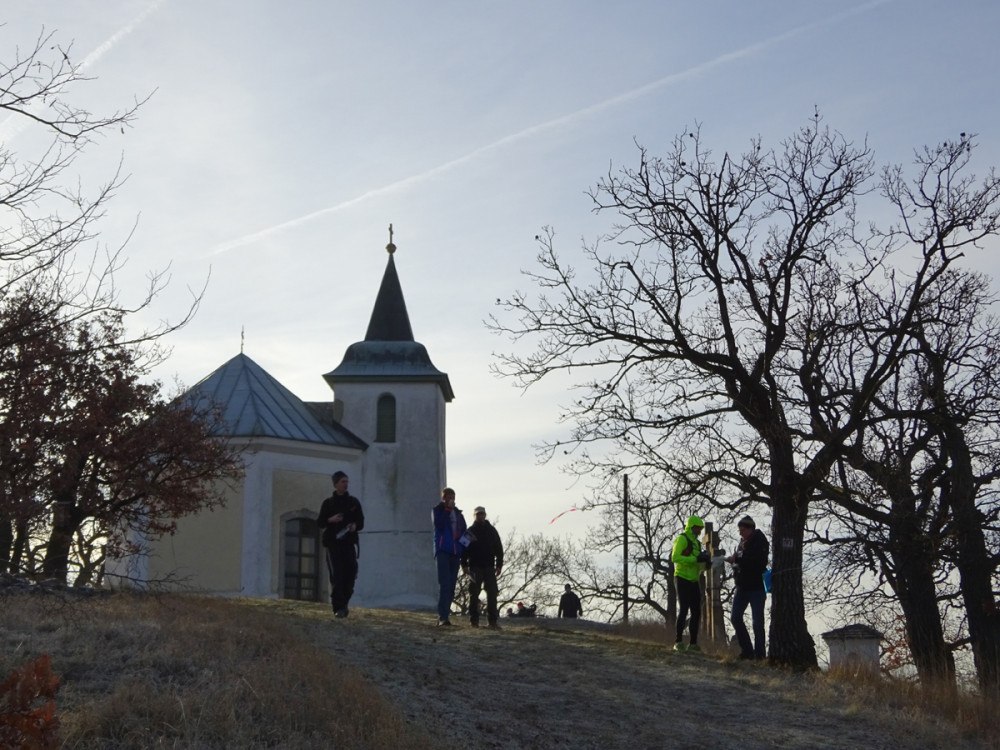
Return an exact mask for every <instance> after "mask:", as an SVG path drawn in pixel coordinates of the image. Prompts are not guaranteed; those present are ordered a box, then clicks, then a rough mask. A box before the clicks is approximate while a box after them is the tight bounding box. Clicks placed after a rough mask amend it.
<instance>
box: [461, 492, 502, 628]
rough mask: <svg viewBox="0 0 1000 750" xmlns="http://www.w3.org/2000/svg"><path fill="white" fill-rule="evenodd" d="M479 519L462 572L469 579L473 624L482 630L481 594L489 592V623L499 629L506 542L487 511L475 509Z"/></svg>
mask: <svg viewBox="0 0 1000 750" xmlns="http://www.w3.org/2000/svg"><path fill="white" fill-rule="evenodd" d="M475 517H476V520H475V521H474V522H473V524H472V526H471V527H470V528H469V539H470V540H471V541H470V542H469V545H468V546H467V547H466V548H465V549H464V550H463V551H462V570H463V571H464V572H465V574H466V575H467V576H469V579H470V582H469V622H471V623H472V627H474V628H478V627H479V592H480V591H481V590H482V589H484V588H485V589H486V621H487V623H488V624H489V626H490V627H491V628H493V629H494V630H496V629H497V628H499V627H500V626H499V625H498V624H497V619H498V618H499V616H500V611H499V609H498V608H497V595H498V594H499V593H500V589H499V586H498V585H497V576H498V575H500V571H501V570H502V569H503V543H502V542H501V541H500V535H499V534H498V533H497V530H496V529H495V528H493V525H492V524H491V523H490V522H489V521H487V520H486V508H484V507H483V506H481V505H480V506H479V507H478V508H476V510H475Z"/></svg>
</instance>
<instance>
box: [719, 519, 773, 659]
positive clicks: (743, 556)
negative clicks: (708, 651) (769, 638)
mask: <svg viewBox="0 0 1000 750" xmlns="http://www.w3.org/2000/svg"><path fill="white" fill-rule="evenodd" d="M736 528H737V529H739V532H740V544H739V547H737V548H736V552H735V553H733V554H732V555H730V556H729V557H727V558H726V562H728V563H731V564H732V566H733V577H734V578H735V580H736V593H735V594H734V595H733V611H732V614H731V615H730V618H729V621H730V622H731V623H733V630H735V631H736V640H737V641H739V644H740V658H741V659H764V658H766V656H767V649H766V644H765V639H764V603H765V599H766V594H765V592H764V571H765V570H767V558H768V553H769V552H770V551H771V545H770V544H768V542H767V537H765V536H764V532H762V531H761V530H760V529H758V528H757V524H755V523H754V520H753V519H752V518H750V516H743V518H741V519H740V521H739V523H738V524H737V526H736ZM747 605H749V606H750V620H751V622H752V623H753V643H750V633H748V632H747V626H746V623H745V622H744V621H743V615H744V613H745V612H746V609H747Z"/></svg>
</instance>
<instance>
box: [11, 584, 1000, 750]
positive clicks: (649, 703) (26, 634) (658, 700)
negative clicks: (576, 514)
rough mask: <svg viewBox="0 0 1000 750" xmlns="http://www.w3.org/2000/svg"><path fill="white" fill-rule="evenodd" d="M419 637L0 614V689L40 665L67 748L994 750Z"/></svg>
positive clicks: (584, 634)
mask: <svg viewBox="0 0 1000 750" xmlns="http://www.w3.org/2000/svg"><path fill="white" fill-rule="evenodd" d="M433 623H434V618H433V616H431V615H429V614H426V613H413V612H390V611H383V610H357V609H355V610H352V611H351V616H350V617H349V618H348V619H346V620H336V621H334V620H333V619H332V618H331V617H330V613H329V609H328V607H326V606H323V605H318V604H309V603H302V602H290V601H270V602H261V601H245V600H240V601H235V600H220V599H209V598H202V597H193V596H166V595H163V596H153V595H146V596H134V595H119V594H115V595H100V596H90V597H85V598H78V597H76V596H73V595H70V594H68V593H65V592H63V593H61V594H60V593H45V594H41V593H36V594H24V593H21V594H18V595H10V594H8V595H6V596H4V598H3V605H2V608H0V627H2V638H3V649H2V654H3V655H2V657H0V658H2V662H0V670H2V671H0V676H6V675H8V674H10V673H12V672H13V671H14V670H17V669H19V668H22V667H23V666H24V665H26V664H32V663H34V662H35V660H37V659H38V658H39V657H41V656H42V655H43V654H48V655H50V656H51V664H52V671H53V672H54V673H55V674H56V675H57V677H58V678H59V680H60V683H61V685H60V688H59V690H58V693H57V694H56V697H55V719H56V720H57V721H58V730H57V731H58V737H59V741H60V742H61V743H62V744H61V745H57V746H62V747H67V748H139V747H141V748H227V750H230V749H232V748H265V747H268V748H289V749H294V748H313V747H320V746H327V747H337V748H347V749H350V748H401V749H403V750H406V749H407V748H421V749H422V748H432V747H433V748H436V747H443V746H453V747H464V746H468V747H473V746H475V747H480V748H504V747H526V746H532V747H545V748H552V747H566V748H569V747H573V748H589V747H594V748H597V747H601V748H609V747H630V748H634V749H638V748H645V747H650V748H652V747H658V748H659V747H675V746H676V747H680V746H681V745H682V744H683V745H685V746H686V745H687V744H690V742H688V741H683V742H682V741H681V740H682V739H684V738H687V739H688V740H691V741H694V742H695V743H696V744H698V743H701V744H704V742H706V741H709V742H710V744H711V745H713V746H721V747H737V746H739V747H741V748H757V747H761V748H763V747H809V748H817V747H820V748H854V747H865V748H895V747H900V748H934V747H940V748H956V747H957V748H984V747H996V746H997V736H998V735H997V730H996V726H995V719H994V718H993V717H994V716H995V715H996V713H995V711H992V712H991V709H995V708H996V706H992V707H990V706H985V705H983V704H981V703H979V702H977V701H975V700H972V699H967V698H966V699H959V698H953V697H950V696H944V697H942V696H941V695H937V696H927V695H921V694H920V693H919V692H913V691H910V690H908V689H906V688H905V687H902V686H887V685H886V684H885V683H883V682H881V681H875V682H870V681H864V680H858V679H853V678H849V679H841V680H835V679H831V678H830V677H828V676H826V675H819V674H791V673H787V672H783V671H780V670H775V669H771V668H769V667H766V666H763V665H758V664H747V663H742V662H735V661H733V660H732V659H731V658H730V657H729V656H728V655H720V656H713V655H709V654H706V655H702V656H697V655H682V654H675V653H674V652H672V651H671V650H670V649H669V647H668V644H664V643H662V636H663V635H664V633H663V630H662V628H655V627H653V628H650V627H647V628H634V629H632V630H631V631H629V632H621V631H613V630H609V629H606V628H593V627H588V626H587V625H586V624H579V625H574V624H572V623H566V622H560V621H552V620H544V619H540V620H537V621H530V620H527V621H520V622H515V621H512V620H506V619H505V620H504V621H503V624H504V626H505V627H504V628H503V630H501V631H499V632H496V631H489V630H486V629H485V628H483V629H478V630H476V629H472V628H470V627H468V626H462V625H458V626H456V627H454V628H451V629H443V628H435V627H434V626H433ZM7 697H8V698H9V695H8V696H7ZM44 703H45V701H44V700H39V701H36V702H35V703H34V705H33V707H34V708H38V707H40V706H43V705H44ZM8 731H9V730H8ZM0 736H2V735H0ZM442 743H444V744H442ZM678 743H679V744H678ZM0 744H2V743H0Z"/></svg>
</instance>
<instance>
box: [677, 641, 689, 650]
mask: <svg viewBox="0 0 1000 750" xmlns="http://www.w3.org/2000/svg"><path fill="white" fill-rule="evenodd" d="M674 651H687V646H685V645H684V643H683V641H677V643H675V644H674Z"/></svg>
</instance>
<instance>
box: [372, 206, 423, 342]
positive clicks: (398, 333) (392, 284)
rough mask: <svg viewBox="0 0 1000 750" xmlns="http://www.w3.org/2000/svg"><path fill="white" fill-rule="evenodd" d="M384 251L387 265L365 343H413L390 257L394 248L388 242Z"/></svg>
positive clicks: (404, 305) (394, 266)
mask: <svg viewBox="0 0 1000 750" xmlns="http://www.w3.org/2000/svg"><path fill="white" fill-rule="evenodd" d="M390 227H391V225H390ZM390 237H391V232H390ZM389 248H392V250H389ZM386 249H387V250H389V263H388V265H387V266H386V267H385V274H383V276H382V286H380V287H379V290H378V296H377V297H376V298H375V307H374V309H373V310H372V317H371V320H370V321H368V332H367V333H366V334H365V341H413V329H412V328H411V327H410V316H409V315H407V313H406V301H405V300H404V299H403V288H402V287H401V286H400V285H399V276H398V275H397V273H396V263H395V261H394V260H393V255H392V254H393V250H395V249H396V246H395V245H393V244H392V242H390V243H389V245H388V246H387V247H386Z"/></svg>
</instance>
